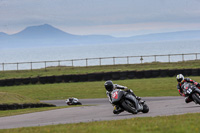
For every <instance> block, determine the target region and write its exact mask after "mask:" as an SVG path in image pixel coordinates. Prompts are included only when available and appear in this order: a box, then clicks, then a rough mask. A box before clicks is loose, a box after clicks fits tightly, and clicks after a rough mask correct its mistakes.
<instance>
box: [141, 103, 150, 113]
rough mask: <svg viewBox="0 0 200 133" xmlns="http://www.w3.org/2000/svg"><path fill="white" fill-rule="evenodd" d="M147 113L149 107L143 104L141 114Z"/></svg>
mask: <svg viewBox="0 0 200 133" xmlns="http://www.w3.org/2000/svg"><path fill="white" fill-rule="evenodd" d="M148 112H149V107H148V106H147V105H146V104H145V103H144V104H143V110H142V113H148Z"/></svg>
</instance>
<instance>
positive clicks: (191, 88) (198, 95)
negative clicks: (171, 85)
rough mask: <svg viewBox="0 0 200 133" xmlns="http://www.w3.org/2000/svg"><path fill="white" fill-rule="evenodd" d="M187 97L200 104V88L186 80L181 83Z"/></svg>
mask: <svg viewBox="0 0 200 133" xmlns="http://www.w3.org/2000/svg"><path fill="white" fill-rule="evenodd" d="M181 88H182V89H183V93H184V94H185V96H186V97H189V98H190V99H192V100H193V101H194V102H195V103H196V104H200V90H199V88H197V87H196V86H195V85H193V84H190V83H187V82H185V83H184V84H183V85H181Z"/></svg>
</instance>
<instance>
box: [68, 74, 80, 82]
mask: <svg viewBox="0 0 200 133" xmlns="http://www.w3.org/2000/svg"><path fill="white" fill-rule="evenodd" d="M70 82H79V75H71V80H70Z"/></svg>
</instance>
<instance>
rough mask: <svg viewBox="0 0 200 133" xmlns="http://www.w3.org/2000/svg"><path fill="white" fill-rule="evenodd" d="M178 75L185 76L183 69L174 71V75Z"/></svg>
mask: <svg viewBox="0 0 200 133" xmlns="http://www.w3.org/2000/svg"><path fill="white" fill-rule="evenodd" d="M178 74H183V75H185V71H184V69H177V70H176V75H178Z"/></svg>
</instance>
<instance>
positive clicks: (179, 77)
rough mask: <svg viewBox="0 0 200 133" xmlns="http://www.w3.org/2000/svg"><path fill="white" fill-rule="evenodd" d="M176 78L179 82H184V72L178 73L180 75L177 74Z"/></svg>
mask: <svg viewBox="0 0 200 133" xmlns="http://www.w3.org/2000/svg"><path fill="white" fill-rule="evenodd" d="M176 79H177V81H178V82H182V81H183V80H184V76H183V74H178V75H177V76H176Z"/></svg>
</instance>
